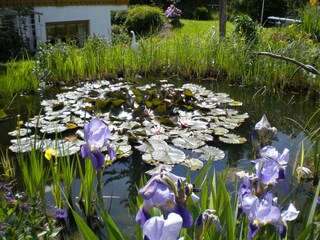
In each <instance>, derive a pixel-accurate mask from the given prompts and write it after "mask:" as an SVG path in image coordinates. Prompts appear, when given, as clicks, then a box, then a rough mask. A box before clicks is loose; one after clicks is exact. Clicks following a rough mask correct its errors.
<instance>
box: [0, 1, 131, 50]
mask: <svg viewBox="0 0 320 240" xmlns="http://www.w3.org/2000/svg"><path fill="white" fill-rule="evenodd" d="M128 4H129V0H1V1H0V28H1V27H2V28H3V27H8V26H11V27H13V28H15V30H16V31H17V32H18V33H19V35H20V36H22V37H23V40H24V44H25V47H26V48H27V49H29V50H35V49H37V48H38V47H39V44H40V43H41V42H48V41H56V40H62V41H66V42H72V41H74V42H76V43H77V44H79V45H80V46H81V45H83V43H84V41H85V39H86V37H87V36H94V35H97V36H101V37H102V38H104V39H105V40H108V39H110V37H111V11H119V10H126V9H127V8H128Z"/></svg>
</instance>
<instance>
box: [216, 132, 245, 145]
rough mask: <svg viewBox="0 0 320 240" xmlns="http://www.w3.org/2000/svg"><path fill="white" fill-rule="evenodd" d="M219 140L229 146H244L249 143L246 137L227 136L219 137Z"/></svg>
mask: <svg viewBox="0 0 320 240" xmlns="http://www.w3.org/2000/svg"><path fill="white" fill-rule="evenodd" d="M219 140H220V141H221V142H224V143H228V144H243V143H245V142H246V141H247V139H245V138H244V137H240V136H239V135H235V134H225V135H223V136H220V137H219Z"/></svg>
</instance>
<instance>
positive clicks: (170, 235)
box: [161, 213, 182, 240]
mask: <svg viewBox="0 0 320 240" xmlns="http://www.w3.org/2000/svg"><path fill="white" fill-rule="evenodd" d="M181 227H182V218H181V216H180V215H178V214H175V213H170V214H169V215H168V218H167V219H166V220H165V221H164V226H163V230H162V236H161V239H166V240H176V239H177V238H178V236H179V234H180V230H181Z"/></svg>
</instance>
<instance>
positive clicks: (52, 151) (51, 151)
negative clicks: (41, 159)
mask: <svg viewBox="0 0 320 240" xmlns="http://www.w3.org/2000/svg"><path fill="white" fill-rule="evenodd" d="M52 155H54V156H55V157H57V151H56V150H55V149H52V148H48V149H47V150H46V151H45V154H44V156H45V158H46V159H47V160H48V161H50V160H51V158H52Z"/></svg>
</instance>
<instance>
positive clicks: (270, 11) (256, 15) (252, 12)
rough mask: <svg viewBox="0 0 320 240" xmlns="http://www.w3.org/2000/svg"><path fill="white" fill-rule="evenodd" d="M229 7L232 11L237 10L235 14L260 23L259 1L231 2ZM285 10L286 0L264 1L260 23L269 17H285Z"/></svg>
mask: <svg viewBox="0 0 320 240" xmlns="http://www.w3.org/2000/svg"><path fill="white" fill-rule="evenodd" d="M230 5H231V7H232V9H237V12H239V13H243V14H247V15H249V16H250V17H251V18H252V19H253V20H254V21H259V22H260V21H261V7H262V1H261V0H246V1H243V0H233V1H231V4H230ZM287 10H288V6H287V0H268V1H265V2H264V12H263V20H262V22H264V21H265V20H266V19H267V17H269V16H276V17H285V16H286V13H287Z"/></svg>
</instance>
